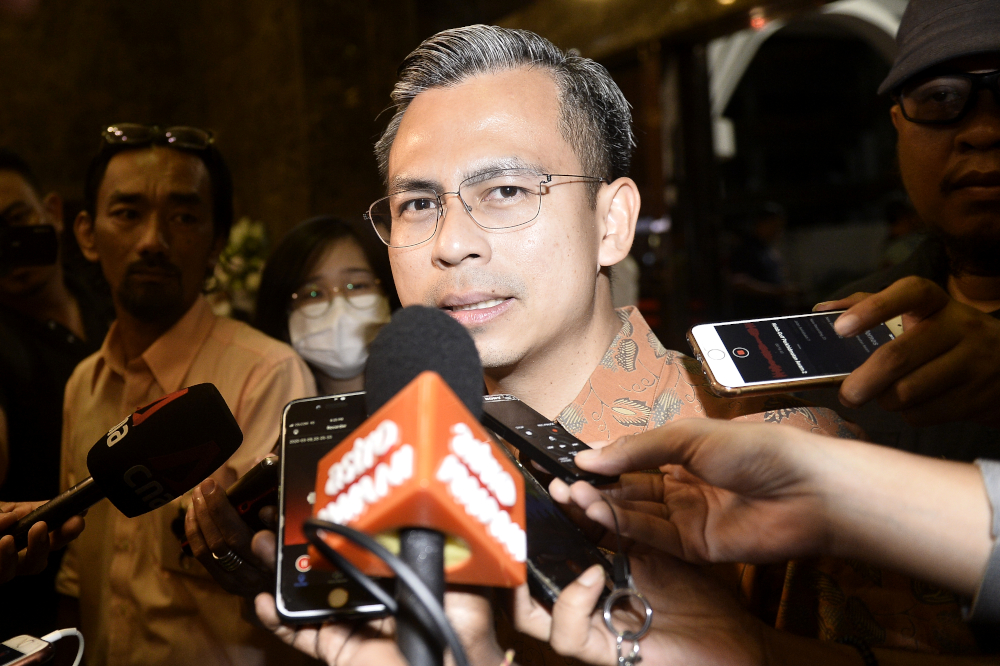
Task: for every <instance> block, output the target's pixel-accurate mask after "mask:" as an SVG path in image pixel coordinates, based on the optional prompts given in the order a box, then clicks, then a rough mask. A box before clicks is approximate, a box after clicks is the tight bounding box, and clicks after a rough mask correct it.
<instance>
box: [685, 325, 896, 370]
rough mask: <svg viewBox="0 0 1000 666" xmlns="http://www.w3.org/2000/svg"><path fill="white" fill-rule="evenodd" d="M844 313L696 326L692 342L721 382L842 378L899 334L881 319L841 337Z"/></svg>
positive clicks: (702, 359) (703, 361)
mask: <svg viewBox="0 0 1000 666" xmlns="http://www.w3.org/2000/svg"><path fill="white" fill-rule="evenodd" d="M840 314H841V313H840V312H821V313H813V314H807V315H796V316H791V317H775V318H770V319H757V320H746V321H735V322H726V323H720V324H706V325H702V326H696V327H694V328H693V329H692V331H691V337H693V338H694V340H692V345H693V346H696V347H697V349H696V353H698V355H699V356H700V357H701V358H700V360H701V361H702V363H703V364H705V365H707V366H708V368H709V369H710V370H711V377H714V379H715V380H716V381H717V383H718V384H721V385H722V386H723V387H743V386H752V385H774V384H780V385H782V386H784V385H787V384H792V383H796V382H802V381H806V380H818V379H824V378H842V377H844V376H846V375H848V374H850V373H851V372H853V371H854V370H855V369H856V368H857V367H858V366H860V365H861V364H862V363H864V362H865V360H867V358H868V357H869V356H871V355H872V353H873V352H874V351H875V350H876V349H878V348H879V347H880V346H882V345H884V344H885V343H887V342H889V341H890V340H892V339H894V338H895V336H896V333H894V331H893V330H890V326H887V325H886V324H880V325H879V326H876V327H875V328H873V329H871V330H869V331H865V332H864V333H861V334H860V335H856V336H854V337H850V338H844V337H841V336H839V335H838V334H837V332H836V331H835V330H834V329H833V322H835V321H836V320H837V317H839V316H840ZM892 325H893V326H894V327H895V326H896V324H895V323H892ZM898 331H899V329H898V328H897V329H896V332H898Z"/></svg>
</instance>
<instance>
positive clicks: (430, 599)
mask: <svg viewBox="0 0 1000 666" xmlns="http://www.w3.org/2000/svg"><path fill="white" fill-rule="evenodd" d="M321 530H322V531H324V532H333V533H335V534H339V535H340V536H342V537H344V538H345V539H347V540H348V541H350V542H352V543H354V544H355V545H357V546H360V547H361V548H364V549H365V550H367V551H368V552H370V553H371V554H373V555H375V556H376V557H377V558H379V559H380V560H382V561H383V562H385V564H386V566H387V567H389V568H390V569H392V571H393V573H395V574H396V576H397V579H398V582H401V583H403V585H405V586H406V587H407V589H409V591H410V593H411V594H410V595H406V596H404V597H403V599H404V600H405V602H404V603H405V605H406V606H407V610H409V611H410V613H411V614H412V615H413V616H414V617H415V618H416V619H417V620H418V621H419V622H420V623H421V624H422V625H423V626H424V628H425V629H427V631H428V632H429V633H430V634H431V635H432V636H433V637H434V639H435V640H436V641H437V642H438V644H440V645H442V646H447V647H448V648H450V649H451V652H452V655H453V656H454V658H455V663H456V664H457V666H469V659H468V657H467V656H466V654H465V648H463V647H462V643H461V641H460V640H459V638H458V634H456V633H455V629H454V628H453V627H452V626H451V623H450V622H449V621H448V616H447V615H445V612H444V607H443V606H442V605H441V604H440V603H439V602H438V600H437V599H436V598H435V597H434V594H433V593H432V592H431V591H430V589H428V587H427V586H426V585H425V584H424V582H423V581H422V580H420V577H419V576H417V574H416V572H415V571H413V569H411V568H410V566H409V565H408V564H406V563H405V562H403V560H401V559H400V558H399V557H397V556H395V555H393V554H392V553H391V552H389V550H388V549H387V548H386V547H385V546H383V545H382V544H380V543H379V542H378V541H376V540H375V539H373V538H372V537H370V536H368V535H367V534H365V533H364V532H359V531H358V530H355V529H351V528H350V527H345V526H344V525H337V524H336V523H331V522H329V521H326V520H319V519H317V518H309V519H308V520H306V521H305V522H304V523H303V524H302V531H303V532H305V535H306V538H307V539H309V543H311V544H312V545H314V546H316V548H317V549H319V551H320V552H321V553H322V554H323V556H324V557H325V558H327V559H328V560H329V561H330V562H331V563H332V564H334V565H335V566H337V567H338V568H340V569H341V570H342V571H343V572H344V573H345V574H346V575H347V576H349V577H350V578H351V579H352V580H354V581H356V582H357V583H358V584H359V585H361V586H362V587H364V588H365V591H367V592H368V593H369V594H371V595H372V596H373V597H375V598H376V599H378V601H379V602H381V603H382V604H384V605H385V607H386V609H387V610H388V611H389V612H390V613H391V614H393V615H396V614H398V613H399V604H398V603H397V600H396V599H393V598H392V597H391V596H389V593H388V592H386V591H385V590H383V589H382V588H381V587H379V585H378V584H376V583H375V581H373V580H372V579H371V578H369V577H368V576H367V575H365V574H364V573H362V572H361V570H360V569H358V568H357V567H356V566H354V565H353V564H351V563H350V562H349V561H348V560H347V559H346V558H345V557H344V556H343V555H341V554H340V553H338V552H337V551H335V550H334V549H333V548H331V547H330V546H329V545H327V543H326V542H325V541H324V540H323V539H322V538H320V536H319V534H318V533H319V531H321ZM74 666H75V665H74Z"/></svg>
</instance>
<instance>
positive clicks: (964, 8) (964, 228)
mask: <svg viewBox="0 0 1000 666" xmlns="http://www.w3.org/2000/svg"><path fill="white" fill-rule="evenodd" d="M897 43H898V44H899V55H898V56H897V58H896V61H895V63H894V64H893V67H892V70H891V71H890V73H889V76H888V77H887V78H886V80H885V81H884V82H883V83H882V86H881V88H880V89H879V92H880V93H883V94H884V93H888V94H889V95H891V96H892V99H893V101H894V102H895V104H894V105H893V107H892V121H893V123H894V124H895V126H896V131H897V133H898V157H899V169H900V174H901V176H902V179H903V184H904V185H905V187H906V190H907V192H908V193H909V195H910V199H911V200H912V201H913V205H914V207H915V209H916V211H917V213H918V214H919V216H920V218H921V219H922V220H923V221H924V222H925V223H926V224H927V226H928V227H929V230H930V238H929V239H928V240H927V241H925V242H924V243H923V244H922V245H920V246H919V247H918V248H917V249H916V250H915V251H914V253H913V254H912V255H911V256H910V258H909V259H907V260H906V261H904V262H903V263H901V264H899V265H897V266H895V267H893V268H890V269H887V270H885V271H882V272H880V273H877V274H875V275H872V276H870V277H868V278H865V279H863V280H861V281H859V282H856V283H854V284H852V285H849V286H847V287H845V288H844V289H842V290H840V292H838V294H836V297H838V298H842V297H846V296H848V295H850V294H855V292H863V293H862V294H856V295H854V296H852V297H850V298H848V299H846V300H842V301H834V302H828V303H824V304H822V305H821V309H835V308H844V307H846V306H848V305H852V304H854V306H853V307H852V308H851V311H850V312H849V313H848V314H846V315H844V316H843V317H841V318H840V320H839V322H838V324H837V327H838V332H840V333H841V334H855V333H857V332H859V331H863V330H865V329H866V328H868V327H870V326H871V325H872V324H874V323H876V322H879V321H885V320H887V319H889V318H891V317H893V316H896V315H899V314H903V315H904V319H903V323H904V330H905V333H904V334H903V335H902V336H901V337H899V338H898V339H897V340H895V341H893V342H892V343H890V344H888V345H884V346H883V347H882V348H880V349H879V350H878V351H877V352H875V354H873V355H872V358H871V359H869V360H868V362H866V363H865V364H864V365H862V366H861V367H860V368H859V369H858V370H856V371H855V372H854V373H852V375H851V376H850V377H848V379H847V380H846V381H845V382H844V384H843V385H842V387H841V389H840V392H839V397H840V401H841V402H842V403H843V404H845V405H847V406H849V407H860V406H861V405H864V404H865V403H868V402H869V401H873V402H874V401H876V400H877V402H878V404H879V405H880V406H881V407H882V408H883V409H884V410H888V411H889V412H892V413H886V411H883V410H879V409H876V408H875V406H874V405H871V406H869V407H867V408H865V409H863V410H861V411H859V412H855V413H851V414H849V418H851V419H852V420H855V419H856V420H857V421H858V422H859V423H860V424H861V425H862V426H863V427H864V428H865V430H866V431H867V432H868V433H869V435H870V436H872V437H873V439H874V440H875V441H878V442H880V443H884V444H889V445H893V446H898V447H900V448H904V449H907V450H910V451H915V452H917V453H925V454H929V455H944V456H948V457H951V458H957V459H962V460H968V461H971V460H973V459H974V458H976V457H977V456H984V457H991V458H995V457H996V456H997V455H998V451H1000V409H998V407H997V405H998V402H1000V321H998V316H1000V86H998V80H1000V2H996V1H995V0H912V1H911V2H910V4H909V6H908V7H907V10H906V13H905V14H904V15H903V19H902V22H901V24H900V28H899V34H898V36H897ZM872 292H880V293H878V294H876V295H874V296H870V297H868V298H865V296H867V294H868V293H872ZM859 301H860V302H859ZM900 417H902V418H900ZM903 419H905V421H906V422H904V421H903ZM907 422H908V423H907ZM908 424H909V425H908ZM913 426H918V427H913Z"/></svg>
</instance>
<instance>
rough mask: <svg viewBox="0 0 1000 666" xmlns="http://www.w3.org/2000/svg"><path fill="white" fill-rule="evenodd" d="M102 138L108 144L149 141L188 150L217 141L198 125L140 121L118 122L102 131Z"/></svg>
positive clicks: (202, 147) (144, 142) (200, 147)
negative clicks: (162, 126)
mask: <svg viewBox="0 0 1000 666" xmlns="http://www.w3.org/2000/svg"><path fill="white" fill-rule="evenodd" d="M101 138H103V139H104V141H105V142H106V143H108V144H112V145H113V144H128V145H130V146H135V145H143V144H147V143H156V144H165V145H168V146H174V147H177V148H186V149H188V150H206V149H207V148H208V147H209V146H211V145H212V144H213V143H215V136H214V135H213V134H212V133H211V132H209V131H208V130H203V129H198V128H197V127H184V126H178V127H168V128H166V129H160V127H159V126H157V125H140V124H138V123H118V124H117V125H110V126H109V127H107V128H105V130H104V131H103V132H101Z"/></svg>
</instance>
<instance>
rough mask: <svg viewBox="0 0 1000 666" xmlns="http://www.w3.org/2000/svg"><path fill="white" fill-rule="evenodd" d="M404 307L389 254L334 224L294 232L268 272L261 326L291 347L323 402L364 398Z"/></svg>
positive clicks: (260, 299)
mask: <svg viewBox="0 0 1000 666" xmlns="http://www.w3.org/2000/svg"><path fill="white" fill-rule="evenodd" d="M397 307H399V297H398V296H396V288H395V286H394V285H393V282H392V273H391V271H390V270H389V261H388V256H387V255H386V251H385V246H383V245H382V244H381V243H379V242H378V239H377V238H375V236H374V235H373V234H372V233H371V230H370V229H367V228H360V225H352V224H349V223H347V222H345V221H343V220H341V219H338V218H336V217H331V216H321V217H314V218H312V219H310V220H306V221H305V222H303V223H301V224H299V225H298V226H297V227H295V228H294V229H292V230H291V231H290V232H288V235H286V236H285V237H284V238H283V239H282V240H281V243H279V244H278V246H277V247H276V248H275V249H274V251H273V252H272V253H271V256H270V258H268V260H267V263H266V264H265V265H264V273H263V275H262V276H261V281H260V289H259V290H258V292H257V309H256V314H255V317H254V325H255V326H256V327H257V328H258V329H260V330H261V331H263V332H264V333H267V334H268V335H270V336H271V337H272V338H277V339H278V340H281V341H282V342H287V343H289V344H290V345H292V347H293V348H294V349H295V351H297V352H298V353H299V355H300V356H301V357H302V358H303V359H304V360H305V362H306V363H307V364H308V365H309V367H310V368H311V369H312V371H313V375H314V376H315V377H316V385H317V387H318V388H319V390H320V394H321V395H335V394H337V393H348V392H351V391H360V390H362V389H363V388H364V368H365V361H366V360H367V359H368V343H369V342H371V340H372V338H374V337H375V333H377V332H378V328H379V327H380V326H381V325H382V324H385V323H387V322H388V321H389V316H390V313H391V312H392V310H394V309H396V308H397Z"/></svg>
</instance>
